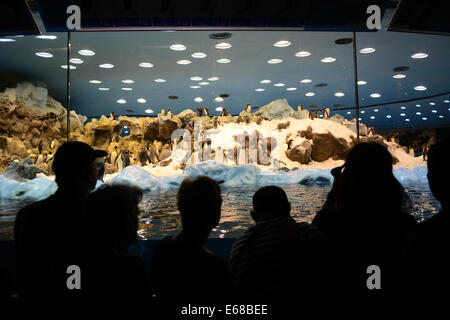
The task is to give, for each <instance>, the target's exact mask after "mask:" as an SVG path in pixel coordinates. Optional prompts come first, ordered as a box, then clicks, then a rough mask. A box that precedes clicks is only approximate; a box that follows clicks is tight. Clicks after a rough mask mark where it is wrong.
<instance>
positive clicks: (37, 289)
mask: <svg viewBox="0 0 450 320" xmlns="http://www.w3.org/2000/svg"><path fill="white" fill-rule="evenodd" d="M105 156H106V152H104V151H101V150H94V149H93V148H91V147H90V146H89V145H87V144H85V143H82V142H66V143H64V144H63V145H62V146H61V147H59V148H58V150H57V151H56V153H55V156H54V159H53V164H52V170H53V172H54V173H55V181H56V183H57V185H58V189H57V191H56V192H55V193H54V194H53V195H51V196H50V197H48V198H47V199H44V200H41V201H38V202H35V203H32V204H30V205H28V206H26V207H24V208H23V209H21V210H20V211H19V213H18V214H17V216H16V220H15V225H14V238H15V245H16V257H17V276H18V291H19V298H20V299H23V300H25V301H28V302H29V301H38V300H40V299H43V300H47V299H50V298H51V297H53V298H56V299H59V298H65V297H72V296H74V295H75V296H77V295H79V294H82V292H81V291H80V290H69V289H68V287H67V284H66V281H67V277H68V274H67V268H68V266H70V265H78V266H80V265H81V264H82V262H83V260H82V252H83V248H84V247H83V246H84V242H85V233H84V221H83V218H84V214H85V204H86V200H87V197H88V194H89V192H90V191H91V190H93V189H94V187H95V185H96V182H97V178H98V166H97V163H96V159H97V158H101V157H105Z"/></svg>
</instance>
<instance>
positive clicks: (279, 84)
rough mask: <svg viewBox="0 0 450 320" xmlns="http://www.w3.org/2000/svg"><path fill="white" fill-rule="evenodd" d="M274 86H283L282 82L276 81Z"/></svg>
mask: <svg viewBox="0 0 450 320" xmlns="http://www.w3.org/2000/svg"><path fill="white" fill-rule="evenodd" d="M274 86H275V87H284V83H281V82H278V83H275V84H274Z"/></svg>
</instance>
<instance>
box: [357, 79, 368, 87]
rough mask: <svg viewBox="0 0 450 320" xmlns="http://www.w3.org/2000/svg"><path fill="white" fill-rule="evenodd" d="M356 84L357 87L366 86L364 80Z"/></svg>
mask: <svg viewBox="0 0 450 320" xmlns="http://www.w3.org/2000/svg"><path fill="white" fill-rule="evenodd" d="M357 83H358V86H363V85H365V84H367V82H365V81H364V80H359V81H358V82H357Z"/></svg>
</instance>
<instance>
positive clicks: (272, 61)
mask: <svg viewBox="0 0 450 320" xmlns="http://www.w3.org/2000/svg"><path fill="white" fill-rule="evenodd" d="M281 62H283V59H278V58H273V59H270V60H268V61H267V63H268V64H277V63H281Z"/></svg>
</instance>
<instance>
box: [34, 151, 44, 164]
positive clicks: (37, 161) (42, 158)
mask: <svg viewBox="0 0 450 320" xmlns="http://www.w3.org/2000/svg"><path fill="white" fill-rule="evenodd" d="M42 163H44V156H43V155H42V153H40V154H39V155H38V156H37V157H36V160H34V164H36V165H38V164H42Z"/></svg>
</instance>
